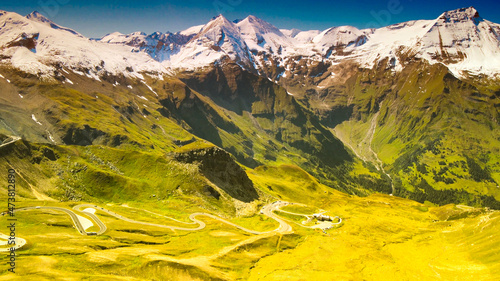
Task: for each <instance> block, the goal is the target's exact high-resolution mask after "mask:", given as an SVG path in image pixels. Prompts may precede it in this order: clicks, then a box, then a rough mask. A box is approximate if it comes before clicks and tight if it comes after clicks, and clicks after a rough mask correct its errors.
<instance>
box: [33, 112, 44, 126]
mask: <svg viewBox="0 0 500 281" xmlns="http://www.w3.org/2000/svg"><path fill="white" fill-rule="evenodd" d="M31 119H33V121H35V122H36V123H37V124H38V125H40V126H43V124H42V123H40V122H38V120H37V119H36V116H35V114H31Z"/></svg>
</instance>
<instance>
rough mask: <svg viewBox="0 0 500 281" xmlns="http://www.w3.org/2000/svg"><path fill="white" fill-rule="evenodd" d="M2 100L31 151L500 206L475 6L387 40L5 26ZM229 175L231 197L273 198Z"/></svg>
mask: <svg viewBox="0 0 500 281" xmlns="http://www.w3.org/2000/svg"><path fill="white" fill-rule="evenodd" d="M0 86H1V90H0V97H1V100H0V104H2V108H1V109H0V121H1V122H0V133H1V134H4V135H6V136H17V137H22V138H23V140H24V141H27V142H30V143H44V144H46V145H50V146H56V147H60V146H65V145H70V146H71V145H76V146H91V145H102V146H105V147H108V148H120V149H124V150H131V151H135V150H144V151H162V153H167V154H168V153H172V152H173V151H177V150H182V151H188V150H190V149H204V148H206V146H207V143H209V144H210V145H215V146H218V147H220V148H222V149H223V150H225V151H226V152H227V153H230V154H231V155H233V156H234V157H235V159H236V160H237V161H238V162H239V163H240V164H242V165H244V166H246V167H247V168H250V169H252V168H255V167H257V166H262V165H276V164H282V163H288V164H294V165H298V166H300V167H301V168H303V169H305V170H306V171H308V172H309V173H311V174H312V175H313V176H315V177H317V178H318V179H319V180H320V181H321V182H323V183H325V184H327V185H328V186H330V187H332V188H336V189H339V190H341V191H344V192H348V193H353V194H358V195H365V194H369V193H372V192H382V193H387V194H389V193H391V194H394V195H398V196H402V197H409V198H412V199H416V200H418V201H421V202H423V201H431V202H434V203H438V204H445V203H460V202H462V203H467V204H472V205H474V204H475V205H484V206H491V207H499V206H500V203H499V202H498V200H500V187H499V183H500V164H499V161H500V153H499V151H500V113H499V108H500V25H499V24H496V23H492V22H490V21H488V20H485V19H483V18H482V17H481V16H480V15H479V13H478V12H477V11H476V10H475V9H474V8H473V7H469V8H463V9H457V10H453V11H448V12H444V13H443V14H442V15H440V16H439V17H438V18H436V19H435V20H417V21H410V22H405V23H400V24H395V25H391V26H387V27H383V28H378V29H362V30H360V29H358V28H356V27H352V26H339V27H332V28H329V29H327V30H324V31H318V30H312V31H299V30H296V29H292V30H280V29H278V28H276V27H275V26H273V25H272V24H270V23H267V22H265V21H263V20H261V19H259V18H257V17H254V16H248V17H247V18H245V19H243V20H239V21H235V22H232V21H229V20H227V19H226V18H224V16H222V15H220V16H218V17H215V18H214V19H212V20H211V21H209V22H208V23H207V24H205V25H202V26H195V27H192V28H189V29H187V30H184V31H181V32H177V33H160V32H155V33H153V34H150V35H147V34H145V33H142V32H135V33H132V34H127V35H125V34H120V33H116V32H115V33H110V34H108V35H106V36H104V37H103V38H101V39H89V38H86V37H84V36H82V35H81V34H79V33H78V32H77V31H74V30H71V29H69V28H65V27H62V26H60V25H58V24H56V23H54V22H52V21H51V20H50V19H47V18H45V17H44V16H42V15H41V14H39V13H37V12H33V13H31V14H29V15H27V16H25V17H24V16H21V15H18V14H16V13H12V12H5V11H0ZM188 148H189V149H188ZM210 153H212V152H210ZM217 153H219V152H217ZM195 155H196V153H195ZM33 157H35V156H33ZM193 157H194V158H196V157H195V156H193ZM178 158H179V159H185V157H184V158H183V157H178ZM221 159H225V161H226V160H227V159H228V158H227V157H225V156H224V157H221ZM30 161H31V160H30ZM32 161H34V160H32ZM35 162H36V161H35ZM230 166H231V167H232V169H236V168H234V167H235V166H234V165H230ZM218 172H220V171H218ZM109 173H111V174H113V175H114V176H116V177H118V178H120V179H121V177H122V176H121V175H120V174H119V173H116V171H112V170H110V171H109ZM235 173H236V174H237V175H238V176H237V178H238V179H240V180H241V179H242V178H244V176H241V174H242V173H241V171H238V172H235ZM56 175H57V172H54V174H53V175H51V176H50V177H52V176H53V177H55V178H57V176H56ZM206 176H207V177H209V178H211V177H214V176H213V175H211V176H210V175H206ZM219 176H220V175H218V176H217V177H215V178H216V179H215V182H217V183H218V184H219V186H222V187H221V188H223V189H224V190H226V192H228V193H229V194H231V196H233V197H235V198H239V199H242V200H249V198H254V197H256V196H257V195H256V194H257V193H256V192H255V190H253V189H247V190H246V191H245V188H247V187H249V186H251V184H248V182H247V179H244V182H245V183H244V184H242V185H241V186H244V188H243V187H242V189H241V190H240V189H238V192H235V191H231V188H230V187H229V186H227V182H226V183H224V180H221V179H222V178H224V176H221V177H219ZM127 180H128V179H127ZM231 181H233V179H231ZM66 185H70V184H69V183H68V182H65V186H66ZM249 190H250V191H249ZM79 192H81V193H85V192H86V191H85V190H80V191H79ZM89 196H90V195H89Z"/></svg>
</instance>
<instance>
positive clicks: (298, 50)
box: [0, 7, 500, 80]
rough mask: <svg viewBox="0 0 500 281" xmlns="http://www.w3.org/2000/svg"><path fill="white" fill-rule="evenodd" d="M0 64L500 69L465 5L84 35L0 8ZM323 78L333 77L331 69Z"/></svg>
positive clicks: (492, 40) (493, 39)
mask: <svg viewBox="0 0 500 281" xmlns="http://www.w3.org/2000/svg"><path fill="white" fill-rule="evenodd" d="M0 26H1V28H0V55H1V57H2V59H1V60H0V63H10V64H11V65H13V66H14V67H17V68H19V69H21V70H23V71H26V72H29V73H33V74H37V75H41V76H47V77H50V76H51V75H53V73H54V71H56V67H55V66H54V65H60V66H63V67H66V68H69V69H72V70H76V71H80V72H82V71H83V72H84V73H87V75H89V76H92V77H94V78H96V79H99V76H100V75H102V74H103V73H105V72H107V73H111V74H114V75H118V74H123V75H125V76H133V77H135V76H137V77H140V76H141V75H142V74H141V73H144V72H147V73H150V74H152V75H163V74H169V73H171V71H176V70H195V69H198V68H204V67H206V66H209V65H212V64H213V63H217V62H221V61H223V60H224V59H230V60H232V61H234V62H236V63H238V64H239V65H240V66H241V67H242V68H244V69H247V70H249V71H252V72H254V73H257V74H260V75H263V76H267V77H268V78H269V79H272V80H279V79H280V77H287V76H288V75H291V76H293V75H294V70H293V69H291V68H290V67H289V66H290V63H297V62H298V61H299V60H307V61H308V65H309V64H313V63H320V62H321V63H326V64H328V65H337V64H339V63H343V62H349V63H356V64H358V65H359V66H361V67H365V68H371V67H373V66H375V65H377V64H378V63H379V62H380V61H383V60H386V61H388V66H387V67H388V68H390V69H392V70H393V71H400V70H401V69H403V68H404V64H405V63H404V56H405V55H412V56H415V57H417V58H420V59H424V60H427V61H429V62H430V63H431V64H434V63H441V64H444V65H446V66H447V67H448V68H449V69H450V71H451V72H452V73H453V74H454V75H455V76H457V77H460V76H466V75H479V74H485V75H488V76H491V77H498V75H499V73H500V25H499V24H496V23H492V22H490V21H487V20H485V19H483V18H481V17H480V16H479V13H478V12H477V10H476V9H474V8H473V7H469V8H462V9H457V10H454V11H448V12H445V13H443V14H442V15H440V16H439V17H438V18H437V19H435V20H417V21H409V22H404V23H400V24H395V25H391V26H387V27H382V28H378V29H364V30H360V29H358V28H356V27H352V26H339V27H332V28H329V29H327V30H324V31H317V30H312V31H299V30H296V29H293V30H280V29H278V28H276V27H275V26H273V25H272V24H270V23H268V22H266V21H264V20H262V19H259V18H257V17H255V16H248V17H247V18H245V19H243V20H239V21H237V22H231V21H229V20H227V19H226V18H225V17H224V16H222V15H219V16H218V17H215V18H213V19H212V20H211V21H209V22H208V23H207V24H205V25H203V26H195V27H192V28H189V29H187V30H185V31H181V32H177V33H171V32H167V33H161V32H155V33H153V34H151V35H147V34H145V33H142V32H134V33H131V34H127V35H125V34H121V33H118V32H115V33H111V34H108V35H106V36H104V37H103V38H101V39H99V40H97V41H96V40H90V39H87V38H85V37H84V36H82V35H81V34H79V33H78V32H76V31H74V30H71V29H69V28H64V27H61V26H59V25H57V24H55V23H54V22H52V21H51V20H49V19H47V18H45V17H44V16H42V15H41V14H39V13H37V12H33V13H31V14H29V15H28V16H26V17H22V16H20V15H18V14H16V13H10V12H4V11H0ZM331 77H332V78H331V79H333V77H335V73H333V72H332V75H331Z"/></svg>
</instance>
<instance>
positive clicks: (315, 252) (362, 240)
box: [249, 168, 500, 280]
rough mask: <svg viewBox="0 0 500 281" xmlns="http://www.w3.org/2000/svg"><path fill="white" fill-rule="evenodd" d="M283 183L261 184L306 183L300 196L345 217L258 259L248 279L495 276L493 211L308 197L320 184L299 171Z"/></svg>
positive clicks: (291, 188) (374, 198) (272, 188)
mask: <svg viewBox="0 0 500 281" xmlns="http://www.w3.org/2000/svg"><path fill="white" fill-rule="evenodd" d="M274 169H276V168H274ZM255 173H257V172H255ZM262 176H263V175H261V179H262ZM251 178H254V177H253V176H251ZM282 183H283V185H278V184H277V183H276V182H274V181H273V180H272V179H271V180H270V181H269V182H268V187H267V188H266V187H264V188H263V190H266V189H268V190H269V191H268V192H270V193H275V192H278V191H281V192H282V193H281V196H283V198H287V194H290V193H291V194H297V191H300V190H301V187H303V189H302V190H304V191H305V190H308V191H309V192H308V195H304V196H303V197H302V198H301V197H300V196H296V197H295V199H296V200H297V201H298V202H303V203H308V204H310V205H315V206H317V207H319V208H322V209H325V210H327V211H328V212H327V214H328V215H333V216H336V215H338V216H340V217H342V218H343V224H342V226H341V227H340V228H337V229H332V230H328V231H327V233H328V234H327V235H324V234H322V235H320V233H319V232H318V233H316V235H307V237H306V238H305V239H304V240H303V242H302V243H300V244H299V245H298V246H297V247H296V248H295V249H291V250H287V251H283V252H281V253H278V254H276V255H273V256H269V257H266V258H263V259H261V260H259V262H258V263H257V265H256V266H255V267H254V268H252V270H251V273H250V278H249V280H357V279H360V280H416V279H417V280H440V279H442V280H496V279H498V276H499V275H498V274H499V266H498V261H499V260H500V257H499V256H498V254H497V253H498V252H499V250H500V246H499V245H500V241H498V239H497V236H498V235H496V233H497V232H498V230H499V228H498V226H499V224H498V222H499V221H498V220H499V219H500V214H499V213H498V212H497V211H487V210H484V209H479V208H470V207H465V206H455V205H447V206H443V207H431V206H426V205H422V204H419V203H417V202H414V201H410V200H407V199H401V198H397V197H391V196H386V195H371V196H369V197H366V198H359V197H354V196H346V195H342V194H332V193H327V194H325V195H324V196H322V197H321V198H322V199H317V200H311V198H310V197H309V195H310V194H318V195H319V194H320V193H323V191H322V190H321V189H320V188H318V190H317V191H316V192H314V191H313V190H312V189H311V188H308V185H306V184H305V182H304V178H303V177H300V178H298V179H297V183H298V184H293V182H292V181H290V182H286V181H283V182H282ZM309 186H314V183H313V182H309ZM281 188H282V189H281ZM287 192H290V193H287ZM288 196H289V195H288ZM297 228H300V227H297Z"/></svg>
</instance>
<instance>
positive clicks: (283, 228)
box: [16, 201, 293, 235]
mask: <svg viewBox="0 0 500 281" xmlns="http://www.w3.org/2000/svg"><path fill="white" fill-rule="evenodd" d="M288 204H289V203H287V202H281V201H276V202H273V203H271V204H268V205H266V206H264V207H263V208H262V213H263V214H264V215H266V216H268V217H270V218H272V219H274V220H275V221H277V222H278V223H279V224H280V225H279V227H278V228H276V229H274V230H270V231H264V232H259V231H255V230H251V229H248V228H245V227H242V226H240V225H237V224H235V223H232V222H230V221H227V220H225V219H222V218H220V217H217V216H214V215H212V214H208V213H193V214H191V215H190V216H189V219H190V220H191V221H192V222H191V223H186V224H198V226H197V227H180V226H172V225H163V224H156V223H149V222H142V221H137V220H134V219H130V218H127V217H124V216H122V215H119V214H117V213H115V212H113V211H110V210H107V209H105V208H103V207H99V206H97V205H92V204H80V205H77V206H74V207H73V209H74V210H75V211H78V212H82V213H83V214H85V215H87V216H88V217H90V218H91V219H92V220H93V221H94V222H95V223H96V224H97V226H98V227H99V231H97V232H95V233H92V232H86V231H85V229H84V228H83V226H82V224H81V222H80V220H79V218H78V216H77V214H76V213H75V212H73V211H72V210H68V209H65V208H61V207H48V206H37V207H25V208H20V209H17V210H16V212H17V211H24V210H36V209H41V210H55V211H61V212H65V213H66V214H68V215H69V216H70V217H71V219H72V220H73V223H74V224H75V227H76V229H77V230H78V232H80V234H82V235H89V233H92V234H96V235H101V234H103V233H104V232H106V230H107V227H106V225H105V224H104V223H103V222H102V221H101V220H100V219H99V218H98V217H97V216H96V215H95V214H93V213H90V212H85V211H82V210H81V209H82V208H94V209H96V210H99V211H101V212H104V213H106V214H108V215H110V216H113V217H115V218H117V219H120V220H123V221H126V222H130V223H135V224H142V225H148V226H154V227H160V228H168V229H171V230H183V231H197V230H202V229H204V228H205V226H206V223H205V222H203V221H201V220H199V219H197V217H200V216H204V217H209V218H212V219H214V220H218V221H220V222H223V223H225V224H227V225H231V226H233V227H236V228H238V229H240V230H243V231H245V232H248V233H251V234H266V233H272V232H276V233H290V232H292V231H293V230H292V227H291V226H290V224H288V223H287V222H286V221H285V220H283V219H281V218H280V217H279V216H277V215H276V214H274V212H273V211H275V210H279V208H280V207H282V206H286V205H288Z"/></svg>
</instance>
